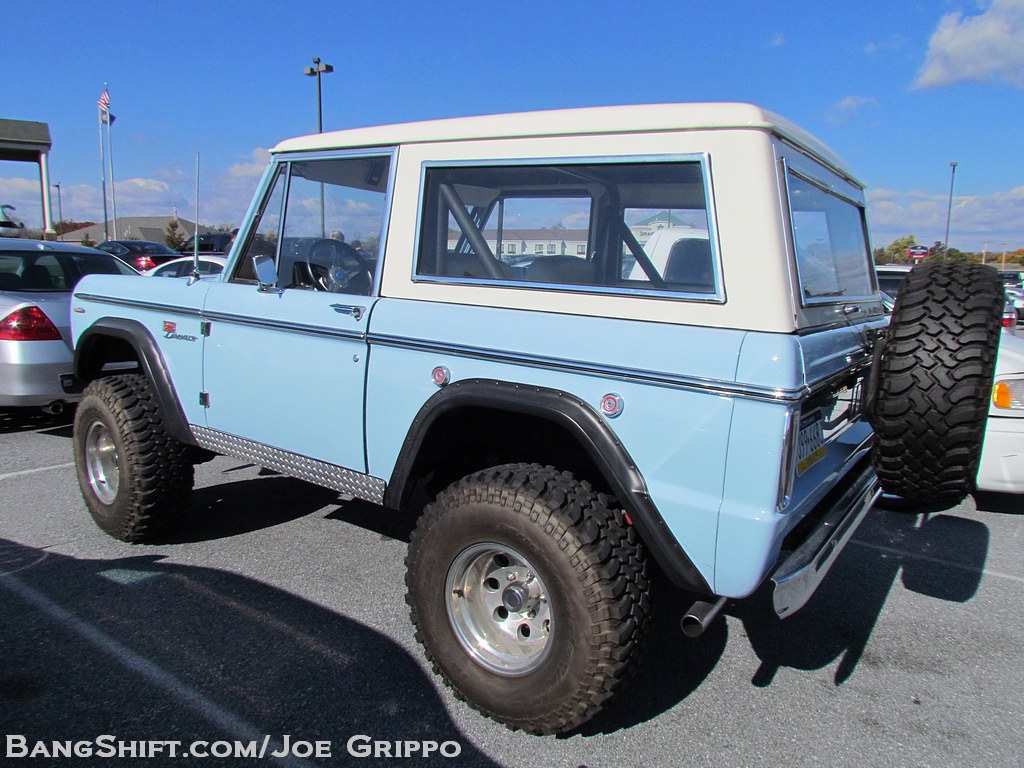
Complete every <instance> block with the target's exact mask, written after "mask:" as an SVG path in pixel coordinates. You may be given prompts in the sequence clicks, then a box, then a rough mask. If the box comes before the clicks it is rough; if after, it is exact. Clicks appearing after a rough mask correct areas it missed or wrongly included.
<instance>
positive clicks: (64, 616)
mask: <svg viewBox="0 0 1024 768" xmlns="http://www.w3.org/2000/svg"><path fill="white" fill-rule="evenodd" d="M0 586H3V587H6V588H7V589H8V590H10V591H11V592H13V593H14V594H16V595H17V596H18V597H20V598H21V599H22V600H24V601H25V602H26V603H28V604H29V605H31V606H32V607H33V608H36V609H37V610H39V611H40V612H41V613H44V614H46V615H47V616H49V617H50V618H51V619H53V620H54V621H56V622H57V623H58V624H60V625H62V626H63V627H65V628H66V629H68V630H70V631H71V632H74V633H75V634H76V635H78V636H79V637H81V638H83V639H84V640H86V641H87V642H88V643H90V644H91V645H93V646H94V647H96V648H97V649H99V650H100V651H103V652H104V653H106V654H107V655H109V656H112V657H113V658H114V660H115V661H117V662H118V663H119V664H121V665H122V666H124V667H126V668H127V669H129V670H131V671H132V672H135V673H136V674H138V675H140V676H141V677H143V678H145V679H146V680H147V681H148V682H150V683H151V684H152V685H155V686H156V687H158V688H162V689H163V690H164V691H166V692H167V693H169V694H170V695H171V696H173V697H174V698H176V699H178V700H179V701H180V702H182V703H183V704H184V705H185V706H186V707H188V708H189V709H191V710H192V711H193V712H195V713H197V714H199V715H200V716H202V717H203V718H205V719H206V720H208V721H209V722H211V723H212V724H213V725H215V726H216V727H218V728H220V729H221V730H222V731H224V732H225V733H228V734H230V735H231V736H233V737H235V738H238V739H242V740H245V741H256V742H261V741H263V738H264V734H262V733H261V732H260V731H259V730H258V729H257V728H256V726H254V725H252V724H251V723H248V722H246V721H245V720H243V719H242V718H240V717H239V716H238V715H236V714H234V713H232V712H229V711H228V710H226V709H224V708H223V707H221V706H219V705H218V704H217V703H216V702H214V701H212V700H211V699H209V698H207V697H206V696H204V695H203V694H202V693H200V692H199V691H197V690H195V689H194V688H191V687H189V686H188V685H186V684H185V683H183V682H182V681H181V680H179V679H178V678H177V677H175V676H174V675H172V674H170V673H169V672H167V671H165V670H163V669H161V668H160V667H159V666H158V665H157V664H156V663H154V662H152V661H150V660H149V659H147V658H146V657H144V656H140V655H139V654H137V653H135V651H133V650H132V649H131V648H129V647H127V646H126V645H123V644H122V643H120V642H118V641H117V640H115V639H114V638H113V637H111V636H110V635H108V634H107V633H106V632H104V631H102V630H101V629H98V628H96V627H95V626H93V625H92V624H90V623H89V622H88V621H86V620H85V619H83V618H81V617H80V616H78V615H76V614H74V613H72V612H71V611H69V610H68V609H66V608H64V607H63V606H61V605H60V604H58V603H55V602H54V601H53V600H51V599H50V598H48V597H47V596H46V595H44V594H42V593H41V592H38V591H37V590H35V589H33V588H32V587H30V586H28V585H27V584H25V583H23V582H22V581H21V580H20V579H17V578H15V577H14V576H11V575H9V574H0ZM270 746H271V747H272V748H273V751H275V752H279V751H281V746H282V745H281V743H280V742H279V741H278V740H277V739H271V740H270ZM268 759H270V760H272V761H273V762H276V763H278V764H280V765H284V766H301V767H303V768H305V766H312V765H313V764H312V763H310V762H309V761H307V760H303V759H301V758H296V757H291V756H288V757H280V758H279V757H274V756H268Z"/></svg>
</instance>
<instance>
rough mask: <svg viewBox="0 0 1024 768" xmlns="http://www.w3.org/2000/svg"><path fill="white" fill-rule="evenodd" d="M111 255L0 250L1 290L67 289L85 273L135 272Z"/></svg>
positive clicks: (116, 273)
mask: <svg viewBox="0 0 1024 768" xmlns="http://www.w3.org/2000/svg"><path fill="white" fill-rule="evenodd" d="M134 274H137V273H136V272H135V270H133V269H132V268H131V267H129V266H128V265H127V264H124V263H123V262H121V261H119V260H117V259H115V258H114V257H113V256H107V255H105V254H100V253H96V254H92V253H56V252H52V251H51V252H41V251H0V290H3V291H32V292H39V291H53V292H57V291H70V290H71V289H72V288H74V287H75V285H76V284H77V283H78V281H79V280H81V279H82V278H83V277H85V276H86V275H134Z"/></svg>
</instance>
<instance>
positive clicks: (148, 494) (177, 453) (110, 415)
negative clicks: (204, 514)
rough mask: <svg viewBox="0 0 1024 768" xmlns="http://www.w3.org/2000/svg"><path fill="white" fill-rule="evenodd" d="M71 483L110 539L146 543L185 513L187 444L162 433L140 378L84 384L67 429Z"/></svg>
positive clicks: (189, 475)
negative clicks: (73, 478) (71, 456)
mask: <svg viewBox="0 0 1024 768" xmlns="http://www.w3.org/2000/svg"><path fill="white" fill-rule="evenodd" d="M74 450H75V467H76V471H77V474H78V484H79V487H80V488H81V491H82V496H83V498H84V499H85V504H86V506H87V507H88V508H89V513H90V514H91V515H92V517H93V520H95V521H96V524H97V525H99V527H100V528H102V529H103V530H104V531H106V532H107V533H109V534H110V535H111V536H113V537H114V538H116V539H121V540H122V541H129V542H142V541H147V540H151V539H153V538H154V537H156V536H157V535H158V534H160V533H163V532H165V531H166V530H167V529H168V528H169V527H170V526H171V524H172V523H173V522H174V521H175V520H176V519H177V518H178V517H179V516H180V515H181V514H182V512H183V511H184V510H186V509H187V508H188V504H189V500H190V498H191V495H192V486H193V481H194V472H193V466H192V462H191V461H190V460H189V448H188V446H186V445H184V444H182V443H180V442H178V441H177V440H175V439H174V438H172V437H171V436H170V435H169V434H168V433H167V431H166V430H165V429H164V427H163V423H162V422H161V419H160V409H159V407H158V405H157V402H156V398H155V396H154V394H153V391H152V389H151V387H150V384H149V381H148V380H147V379H146V377H145V376H140V375H137V374H129V375H122V376H109V377H105V378H102V379H97V380H95V381H93V382H91V383H90V384H89V385H88V386H87V387H86V388H85V392H84V393H83V397H82V401H81V402H80V403H79V404H78V411H77V413H76V414H75V424H74Z"/></svg>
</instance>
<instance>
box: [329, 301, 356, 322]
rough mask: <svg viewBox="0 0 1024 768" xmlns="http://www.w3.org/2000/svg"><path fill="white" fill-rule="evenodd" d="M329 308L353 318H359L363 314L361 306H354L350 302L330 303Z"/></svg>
mask: <svg viewBox="0 0 1024 768" xmlns="http://www.w3.org/2000/svg"><path fill="white" fill-rule="evenodd" d="M331 309H333V310H334V311H335V312H337V313H338V314H339V315H352V319H353V320H359V319H360V318H361V317H362V316H363V308H362V307H354V306H352V305H350V304H331Z"/></svg>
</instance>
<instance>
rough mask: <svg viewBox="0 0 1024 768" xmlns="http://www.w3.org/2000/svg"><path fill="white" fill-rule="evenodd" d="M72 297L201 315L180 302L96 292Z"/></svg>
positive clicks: (123, 305)
mask: <svg viewBox="0 0 1024 768" xmlns="http://www.w3.org/2000/svg"><path fill="white" fill-rule="evenodd" d="M74 297H75V299H76V300H78V301H92V302H95V303H97V304H111V305H113V306H116V307H134V308H135V309H148V310H152V311H154V312H163V313H171V314H174V315H186V316H188V317H200V316H201V315H202V312H201V311H200V310H198V309H191V308H188V307H182V306H181V305H180V304H160V303H158V302H155V301H139V300H138V299H120V298H117V297H116V296H101V295H99V294H96V293H75V294H74Z"/></svg>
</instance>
